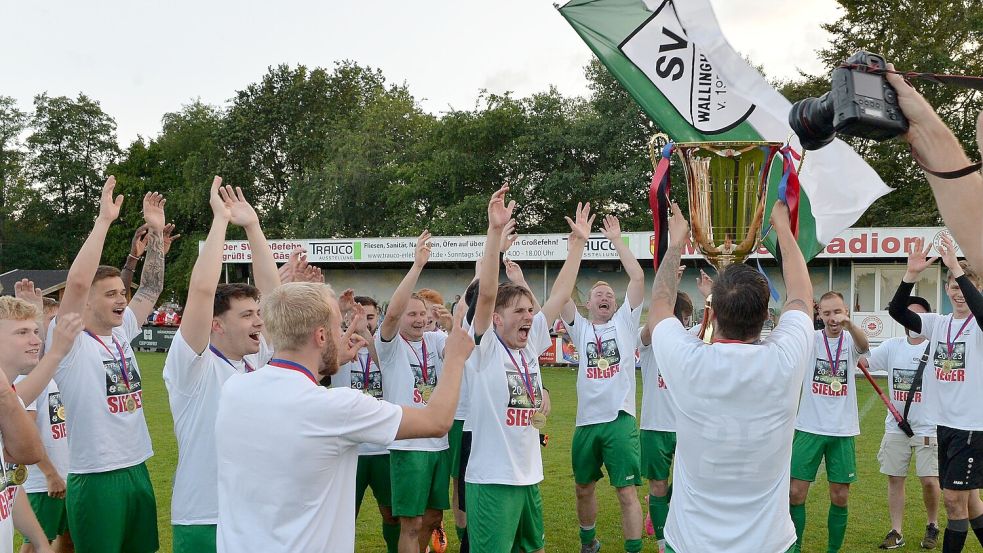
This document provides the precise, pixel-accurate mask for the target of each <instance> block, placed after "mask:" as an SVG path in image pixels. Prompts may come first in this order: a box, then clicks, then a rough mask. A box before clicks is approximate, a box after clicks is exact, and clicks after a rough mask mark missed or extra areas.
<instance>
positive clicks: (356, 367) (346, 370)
mask: <svg viewBox="0 0 983 553" xmlns="http://www.w3.org/2000/svg"><path fill="white" fill-rule="evenodd" d="M366 373H367V374H366ZM331 387H332V388H351V389H352V390H357V391H359V392H362V393H363V394H365V395H367V396H369V397H372V398H375V399H378V400H382V398H383V393H382V371H381V370H380V369H379V364H378V363H376V362H375V361H372V358H371V357H370V356H369V349H368V348H362V350H361V351H359V352H358V359H355V360H354V361H349V362H348V363H345V364H344V365H341V366H340V367H338V372H337V373H335V374H333V375H331ZM388 453H389V450H388V449H386V446H383V445H378V444H370V443H363V444H359V446H358V454H359V455H387V454H388Z"/></svg>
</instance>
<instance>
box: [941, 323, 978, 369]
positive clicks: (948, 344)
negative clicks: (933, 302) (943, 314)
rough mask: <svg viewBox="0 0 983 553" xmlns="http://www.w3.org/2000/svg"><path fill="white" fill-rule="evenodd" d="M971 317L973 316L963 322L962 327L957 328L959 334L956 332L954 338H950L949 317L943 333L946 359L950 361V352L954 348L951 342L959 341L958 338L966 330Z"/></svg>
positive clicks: (950, 325) (953, 343) (954, 344)
mask: <svg viewBox="0 0 983 553" xmlns="http://www.w3.org/2000/svg"><path fill="white" fill-rule="evenodd" d="M973 317H974V316H973V315H970V316H969V317H968V318H967V319H966V320H965V321H963V325H962V326H961V327H959V332H956V337H955V338H953V337H952V317H949V327H948V328H947V329H946V331H945V348H946V353H948V359H952V350H953V349H954V348H955V346H956V343H955V342H953V340H954V339H959V336H960V335H961V334H962V333H963V331H964V330H966V327H967V326H969V322H970V321H972V320H973Z"/></svg>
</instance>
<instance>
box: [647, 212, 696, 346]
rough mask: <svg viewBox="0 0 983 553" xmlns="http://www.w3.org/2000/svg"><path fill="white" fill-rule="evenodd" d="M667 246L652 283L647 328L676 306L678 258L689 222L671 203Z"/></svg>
mask: <svg viewBox="0 0 983 553" xmlns="http://www.w3.org/2000/svg"><path fill="white" fill-rule="evenodd" d="M669 239H670V240H669V247H668V248H666V255H665V257H663V258H662V261H661V262H659V270H658V271H656V273H655V282H654V283H653V284H652V302H651V303H650V304H649V316H648V321H647V322H646V323H645V324H646V325H647V326H648V327H649V328H655V326H656V325H658V324H659V323H660V322H661V321H663V320H665V319H669V318H672V317H674V316H675V315H674V314H673V311H674V309H675V307H676V292H677V290H678V289H679V278H678V277H677V272H678V270H679V258H680V257H681V256H682V253H683V245H684V244H686V241H687V240H688V239H689V223H687V222H686V218H685V217H683V213H682V211H680V210H679V205H677V204H676V203H675V202H673V204H672V216H671V217H670V218H669Z"/></svg>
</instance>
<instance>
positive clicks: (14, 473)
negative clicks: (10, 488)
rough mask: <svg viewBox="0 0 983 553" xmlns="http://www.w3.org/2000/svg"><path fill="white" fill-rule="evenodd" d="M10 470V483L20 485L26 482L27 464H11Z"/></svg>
mask: <svg viewBox="0 0 983 553" xmlns="http://www.w3.org/2000/svg"><path fill="white" fill-rule="evenodd" d="M11 469H12V470H11V471H10V483H11V484H13V485H14V486H20V485H21V484H23V483H24V482H27V465H13V466H12V467H11Z"/></svg>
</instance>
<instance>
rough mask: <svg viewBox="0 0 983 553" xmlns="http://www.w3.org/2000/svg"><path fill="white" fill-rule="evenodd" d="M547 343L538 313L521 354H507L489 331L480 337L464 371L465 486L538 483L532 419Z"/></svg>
mask: <svg viewBox="0 0 983 553" xmlns="http://www.w3.org/2000/svg"><path fill="white" fill-rule="evenodd" d="M550 343H551V339H550V329H549V325H547V324H546V315H543V314H542V313H538V314H536V316H535V317H533V320H532V326H531V327H530V329H529V341H528V342H527V343H526V347H525V348H523V349H522V350H513V349H507V348H506V346H505V344H504V343H503V342H501V341H500V340H499V338H498V336H497V335H496V334H495V332H494V330H493V329H488V332H486V333H485V334H484V335H483V336H482V337H481V343H480V344H478V346H477V347H476V348H475V350H474V353H472V358H471V359H469V362H470V363H471V364H470V365H469V367H468V370H469V371H470V372H471V380H470V383H471V386H472V389H471V412H470V413H469V419H468V420H469V422H470V423H471V424H470V426H471V432H472V439H471V456H470V457H469V458H468V468H467V472H466V473H465V475H464V481H465V482H471V483H474V484H506V485H510V486H530V485H532V484H538V483H539V482H541V481H542V480H543V458H542V455H541V453H540V451H539V448H540V446H539V430H538V429H536V427H535V426H533V425H532V415H533V413H535V412H536V410H537V409H539V408H540V407H542V406H543V386H542V375H541V374H540V372H539V355H540V354H541V353H543V352H544V351H546V350H547V349H548V348H549V346H550ZM510 353H511V357H510V356H509V354H510ZM513 359H514V362H513ZM523 361H525V362H523ZM527 369H528V380H527V374H526V370H527ZM530 389H531V390H532V397H531V398H530V394H529V390H530Z"/></svg>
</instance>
